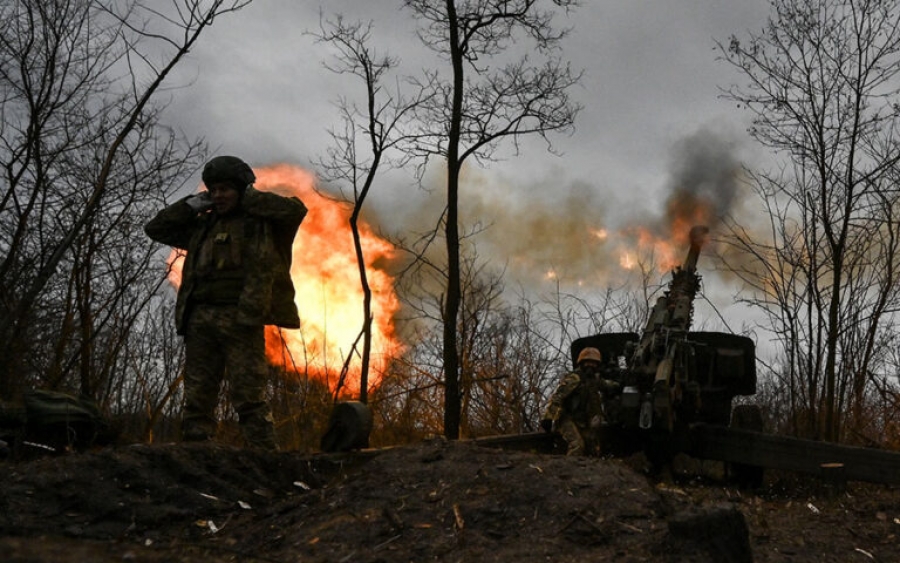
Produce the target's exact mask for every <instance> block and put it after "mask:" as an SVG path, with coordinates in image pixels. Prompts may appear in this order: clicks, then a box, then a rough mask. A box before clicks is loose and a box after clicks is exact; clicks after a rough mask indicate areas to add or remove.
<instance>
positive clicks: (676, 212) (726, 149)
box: [662, 128, 741, 235]
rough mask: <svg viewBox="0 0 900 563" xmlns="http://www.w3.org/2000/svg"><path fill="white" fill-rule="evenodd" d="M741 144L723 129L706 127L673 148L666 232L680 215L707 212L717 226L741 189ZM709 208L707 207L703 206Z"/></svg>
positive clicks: (689, 215) (667, 200)
mask: <svg viewBox="0 0 900 563" xmlns="http://www.w3.org/2000/svg"><path fill="white" fill-rule="evenodd" d="M737 149H738V145H737V142H736V141H734V140H733V139H729V138H728V137H727V136H725V135H724V134H722V133H719V132H716V131H713V130H712V129H708V128H704V129H701V130H699V131H697V132H695V133H693V134H692V135H690V136H688V137H686V138H684V139H682V140H681V141H679V142H678V143H677V144H676V145H675V146H674V147H673V150H672V156H671V166H670V169H671V178H670V180H669V184H668V185H667V186H666V188H665V192H666V193H667V194H668V196H667V199H666V206H665V211H664V217H663V218H662V226H663V227H664V228H665V229H666V234H669V235H676V234H677V233H673V232H672V231H671V229H672V227H673V226H674V225H676V224H677V221H678V219H679V218H683V217H697V216H698V215H702V216H704V217H705V218H706V219H707V221H708V222H709V223H708V224H707V226H708V227H710V228H711V229H715V228H716V226H717V225H718V223H719V222H720V221H721V220H722V218H723V217H724V216H725V215H726V214H727V213H728V212H729V210H731V208H732V206H733V205H734V203H735V201H736V198H737V197H738V195H739V193H740V186H741V182H740V179H741V161H740V159H739V158H738V154H737ZM704 209H705V210H707V211H705V212H704V211H703V210H704Z"/></svg>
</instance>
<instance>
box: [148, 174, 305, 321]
mask: <svg viewBox="0 0 900 563" xmlns="http://www.w3.org/2000/svg"><path fill="white" fill-rule="evenodd" d="M188 197H190V196H188ZM185 200H187V197H185V198H183V199H181V200H179V201H177V202H175V203H173V204H172V205H170V206H168V207H166V208H165V209H163V210H162V211H160V212H159V213H157V214H156V216H155V217H154V218H153V219H151V220H150V222H149V223H147V225H146V226H145V227H144V231H145V232H146V233H147V236H149V237H150V238H151V239H153V240H155V241H157V242H161V243H163V244H167V245H169V246H172V247H174V248H178V249H181V250H186V251H187V256H186V257H185V260H184V267H183V269H182V272H181V286H180V287H179V288H178V298H177V302H176V306H175V325H176V327H177V329H178V333H179V334H184V330H185V321H186V320H187V319H186V318H185V317H186V312H187V309H188V304H189V302H190V298H191V293H192V292H193V291H194V290H195V289H196V285H197V277H198V276H197V260H198V254H199V249H200V246H201V245H202V243H203V240H204V238H205V237H206V235H207V232H208V231H209V229H210V228H211V227H212V225H213V223H214V221H215V213H214V212H209V213H197V212H195V211H194V210H193V209H191V207H190V206H189V205H188V204H187V203H185ZM241 209H242V210H243V212H244V217H243V222H244V225H243V237H242V247H241V256H242V261H243V267H244V270H245V272H246V277H245V279H244V286H243V290H242V292H241V295H240V298H239V301H238V321H239V322H241V323H244V324H262V325H276V326H281V327H284V328H299V327H300V317H299V315H298V313H297V305H296V303H294V284H293V282H292V281H291V272H290V271H291V257H292V254H293V250H292V246H293V242H294V236H295V235H296V233H297V229H298V228H299V227H300V223H301V222H302V221H303V218H304V217H305V216H306V211H307V209H306V206H305V205H304V204H303V202H302V201H300V199H298V198H296V197H283V196H280V195H276V194H273V193H270V192H261V191H258V190H256V189H254V188H252V187H248V188H247V191H246V192H245V193H244V196H243V198H242V200H241Z"/></svg>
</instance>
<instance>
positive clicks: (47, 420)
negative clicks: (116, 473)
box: [23, 389, 110, 449]
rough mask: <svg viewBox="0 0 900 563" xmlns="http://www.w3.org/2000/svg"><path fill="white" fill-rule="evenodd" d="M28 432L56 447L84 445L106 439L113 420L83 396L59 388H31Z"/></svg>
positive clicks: (26, 398) (27, 405) (26, 400)
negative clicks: (108, 419) (59, 390)
mask: <svg viewBox="0 0 900 563" xmlns="http://www.w3.org/2000/svg"><path fill="white" fill-rule="evenodd" d="M23 399H24V403H25V436H26V439H28V440H33V441H37V442H42V443H45V444H47V445H49V446H52V447H56V448H65V447H68V448H74V449H83V448H86V447H89V446H92V445H94V444H96V443H99V442H103V441H106V440H105V438H106V437H108V436H109V434H110V428H109V424H108V422H107V421H106V418H105V417H104V416H103V413H102V412H101V411H100V408H99V407H98V406H97V405H96V403H94V402H93V401H91V400H90V399H86V398H83V397H76V396H73V395H69V394H67V393H60V392H58V391H44V390H39V389H35V390H32V391H27V392H26V393H25V395H24V397H23Z"/></svg>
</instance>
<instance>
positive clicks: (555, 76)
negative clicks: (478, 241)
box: [404, 0, 579, 439]
mask: <svg viewBox="0 0 900 563" xmlns="http://www.w3.org/2000/svg"><path fill="white" fill-rule="evenodd" d="M404 5H405V6H406V7H407V8H408V9H409V10H410V11H412V13H413V14H414V15H415V16H416V18H417V20H418V21H419V22H420V24H421V28H420V38H421V40H422V42H423V43H424V44H425V45H426V46H427V47H428V48H429V49H431V50H432V51H434V52H435V53H437V54H438V55H439V56H441V57H443V58H445V59H446V60H447V61H448V63H449V65H450V72H449V74H448V79H447V80H443V73H441V72H438V71H435V72H434V73H431V74H429V75H428V77H427V79H426V82H427V83H428V84H434V85H435V87H436V90H435V96H434V97H432V98H431V100H430V103H426V104H423V105H422V106H421V107H420V111H419V116H420V123H421V125H422V127H423V130H422V138H421V142H420V143H419V145H418V151H419V153H420V154H421V155H423V156H424V157H425V160H424V162H425V165H427V164H428V161H429V159H430V158H432V157H434V158H440V159H443V160H444V163H445V165H446V167H447V168H446V170H447V205H446V210H445V215H444V217H443V225H442V227H443V229H444V233H445V237H444V238H445V243H446V248H447V285H446V292H445V295H444V296H443V303H442V306H443V311H444V312H443V319H442V322H443V370H444V382H445V386H444V402H445V403H444V404H445V408H444V435H445V436H446V437H448V438H450V439H456V438H458V437H459V425H460V417H461V408H462V404H461V395H460V387H459V382H460V360H459V350H458V337H457V328H458V325H457V321H458V316H459V311H460V301H461V288H460V254H459V241H460V233H459V205H458V200H459V182H460V173H461V171H462V167H463V164H464V163H465V162H466V161H467V160H469V159H470V157H471V158H472V159H474V160H476V161H481V162H485V161H490V160H491V159H492V158H493V157H494V155H495V154H496V153H495V151H496V149H497V148H498V146H499V145H500V142H501V141H502V140H504V139H507V138H508V139H510V140H511V141H512V142H513V144H514V146H515V147H516V149H518V147H519V144H518V142H519V140H520V139H521V138H522V137H523V136H526V135H539V136H541V137H542V138H543V139H544V140H546V141H547V143H548V147H550V148H551V149H552V145H551V144H550V142H549V139H548V138H547V135H548V133H550V132H553V131H560V132H566V131H568V130H570V129H571V128H572V126H573V123H574V120H575V116H576V114H577V113H578V109H579V108H578V106H577V104H574V103H573V102H572V101H571V100H570V99H569V97H568V96H567V90H568V88H569V87H570V86H572V85H573V84H575V83H576V82H577V81H578V78H579V74H578V73H573V72H572V71H571V70H570V68H569V67H568V66H567V65H565V64H563V63H562V62H561V61H560V59H559V58H558V57H556V56H555V52H556V50H557V49H558V47H559V42H560V40H561V39H562V38H563V37H564V36H565V35H566V31H565V30H562V31H560V30H557V29H555V28H554V26H553V19H554V16H555V15H556V14H555V13H554V10H553V9H552V7H556V8H561V9H567V8H570V7H573V6H575V5H576V2H575V1H574V0H554V1H549V0H543V1H542V0H473V1H467V2H458V1H456V0H405V1H404ZM545 6H546V8H545ZM520 40H529V41H530V42H531V44H532V45H533V46H534V47H535V49H534V50H533V51H532V52H531V53H530V54H528V55H523V56H521V58H519V59H518V60H515V61H513V62H510V63H507V64H502V66H497V67H494V66H492V64H491V63H492V61H493V60H499V59H500V58H501V57H500V55H512V53H511V47H512V45H513V44H516V43H517V42H518V41H520ZM519 45H522V44H519ZM525 48H526V49H527V47H525ZM540 55H546V57H544V59H543V61H542V62H540V63H536V62H533V59H534V58H535V57H538V56H540Z"/></svg>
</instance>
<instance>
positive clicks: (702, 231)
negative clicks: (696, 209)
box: [682, 225, 709, 272]
mask: <svg viewBox="0 0 900 563" xmlns="http://www.w3.org/2000/svg"><path fill="white" fill-rule="evenodd" d="M708 234H709V227H705V226H703V225H697V226H695V227H692V228H691V232H690V234H689V235H688V236H689V238H690V242H691V248H690V250H688V255H687V258H685V260H684V266H682V269H683V270H687V271H689V272H693V271H694V270H696V269H697V259H698V258H699V257H700V249H701V248H703V245H704V244H706V235H708Z"/></svg>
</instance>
